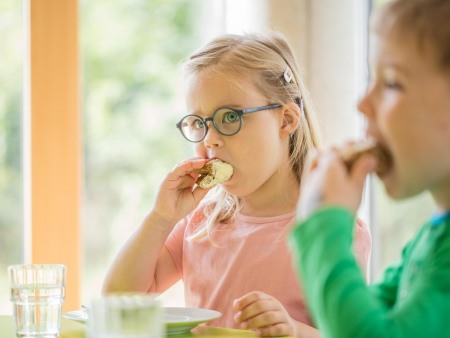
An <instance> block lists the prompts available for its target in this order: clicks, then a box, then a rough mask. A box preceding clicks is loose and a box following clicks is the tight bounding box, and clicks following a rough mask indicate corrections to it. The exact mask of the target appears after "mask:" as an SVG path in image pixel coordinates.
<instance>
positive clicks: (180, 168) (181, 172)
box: [167, 159, 208, 180]
mask: <svg viewBox="0 0 450 338" xmlns="http://www.w3.org/2000/svg"><path fill="white" fill-rule="evenodd" d="M206 162H208V159H189V160H186V161H185V162H182V163H179V164H177V165H176V166H175V167H174V168H173V169H172V171H171V172H170V173H169V174H168V177H167V178H168V179H169V180H177V179H178V178H180V177H183V176H186V175H190V174H192V173H196V170H198V169H200V168H203V166H204V165H205V163H206ZM196 174H198V173H196Z"/></svg>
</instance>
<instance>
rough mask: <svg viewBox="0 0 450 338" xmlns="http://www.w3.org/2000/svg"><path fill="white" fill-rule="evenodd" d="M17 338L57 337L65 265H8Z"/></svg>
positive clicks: (64, 283) (62, 299) (59, 326)
mask: <svg viewBox="0 0 450 338" xmlns="http://www.w3.org/2000/svg"><path fill="white" fill-rule="evenodd" d="M8 271H9V277H10V282H11V302H12V304H13V313H14V319H15V324H16V335H17V337H36V336H40V337H58V336H59V331H60V328H61V310H62V305H63V303H64V296H65V285H66V267H65V266H64V265H61V264H22V265H11V266H9V267H8Z"/></svg>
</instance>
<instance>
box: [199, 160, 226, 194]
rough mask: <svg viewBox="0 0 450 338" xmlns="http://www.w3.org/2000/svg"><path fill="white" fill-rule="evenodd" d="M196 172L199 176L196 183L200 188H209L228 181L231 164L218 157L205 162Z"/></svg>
mask: <svg viewBox="0 0 450 338" xmlns="http://www.w3.org/2000/svg"><path fill="white" fill-rule="evenodd" d="M198 172H199V174H200V176H199V178H198V179H197V182H196V183H197V184H198V185H199V186H200V187H202V188H205V189H209V188H212V187H214V186H215V185H217V184H220V183H223V182H226V181H228V180H229V179H230V178H231V175H233V166H232V165H231V164H229V163H226V162H223V161H221V160H219V159H214V160H211V161H209V162H207V163H206V164H205V166H204V167H203V168H200V169H199V170H198Z"/></svg>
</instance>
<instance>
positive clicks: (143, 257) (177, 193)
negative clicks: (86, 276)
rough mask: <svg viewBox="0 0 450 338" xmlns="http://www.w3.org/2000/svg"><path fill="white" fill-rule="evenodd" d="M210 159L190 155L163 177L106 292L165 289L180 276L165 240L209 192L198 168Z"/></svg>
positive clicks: (106, 284)
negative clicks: (201, 182)
mask: <svg viewBox="0 0 450 338" xmlns="http://www.w3.org/2000/svg"><path fill="white" fill-rule="evenodd" d="M206 162H207V160H205V159H190V160H187V161H185V162H183V163H181V164H178V165H177V166H176V167H175V168H174V169H173V170H172V171H171V172H170V173H169V174H168V175H167V176H166V178H165V179H164V180H163V182H162V184H161V186H160V188H159V191H158V194H157V196H156V202H155V205H154V207H153V209H152V211H151V212H150V213H149V214H148V216H147V217H146V218H145V220H144V222H143V223H142V225H140V226H139V227H138V229H137V230H136V231H135V232H134V233H133V234H132V236H131V237H130V238H129V239H128V241H127V242H126V243H125V245H124V246H123V248H122V249H121V251H120V252H119V254H118V255H117V257H116V259H115V261H114V262H113V264H112V266H111V268H110V270H109V272H108V274H107V277H106V279H105V282H104V285H103V292H104V293H109V292H127V291H128V292H130V291H137V292H148V291H151V292H162V291H164V290H166V289H167V288H168V287H170V286H171V285H172V284H174V283H175V282H176V281H177V280H178V279H179V278H180V276H179V273H178V270H177V267H176V265H175V262H174V260H173V258H172V257H171V255H170V254H169V251H168V250H167V249H166V248H165V246H164V243H165V241H166V239H167V237H168V235H169V234H170V232H171V231H172V229H173V228H174V226H175V224H176V223H177V222H179V221H180V220H181V219H183V218H184V217H185V216H186V215H188V214H189V213H190V212H192V211H193V210H194V209H195V208H196V207H197V206H198V204H199V203H200V201H201V200H202V199H203V197H204V196H205V195H206V193H207V192H208V190H207V189H202V188H200V187H197V186H196V187H195V189H194V186H195V181H196V180H197V178H198V176H199V174H198V172H197V170H198V169H199V168H202V167H203V166H204V164H205V163H206Z"/></svg>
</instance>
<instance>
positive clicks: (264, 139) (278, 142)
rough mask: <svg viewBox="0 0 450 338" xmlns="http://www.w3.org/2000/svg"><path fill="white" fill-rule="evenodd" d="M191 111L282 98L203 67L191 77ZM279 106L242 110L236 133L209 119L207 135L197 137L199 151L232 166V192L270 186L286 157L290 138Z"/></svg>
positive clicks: (229, 187)
mask: <svg viewBox="0 0 450 338" xmlns="http://www.w3.org/2000/svg"><path fill="white" fill-rule="evenodd" d="M186 94H187V95H186V106H187V110H188V111H187V113H188V114H196V115H199V116H201V117H203V118H206V117H210V116H212V114H213V112H214V111H215V110H216V109H218V108H224V107H227V108H236V109H246V108H253V107H259V106H265V105H268V104H273V103H278V102H268V101H267V100H266V99H265V98H264V97H263V95H262V94H261V93H260V92H259V91H258V90H257V88H256V87H255V86H254V85H253V83H252V82H251V81H250V80H246V79H245V78H244V79H240V80H239V81H236V80H234V79H232V78H229V77H227V76H226V75H221V74H218V73H216V72H214V73H212V72H209V71H203V72H201V73H200V74H198V75H196V76H192V77H191V78H189V79H188V82H187V93H186ZM281 111H282V109H281V108H276V109H271V110H263V111H259V112H254V113H250V114H244V115H243V116H242V127H241V129H240V131H239V132H238V133H237V134H236V135H233V136H224V135H221V134H220V133H219V132H217V130H216V129H215V128H214V126H213V125H212V123H211V122H208V133H207V135H206V137H205V139H204V140H203V141H201V142H199V143H195V144H194V146H195V152H196V155H198V156H199V157H202V158H219V159H221V160H223V161H225V162H228V163H230V164H231V165H232V166H233V167H234V173H233V176H232V178H231V180H230V181H228V182H225V183H224V184H223V187H224V189H225V190H226V191H227V192H228V193H230V194H233V195H236V196H239V197H247V196H250V195H251V194H253V193H255V192H256V191H261V187H262V186H268V187H270V186H271V185H270V182H271V181H273V179H274V176H277V173H278V174H279V168H280V167H282V166H283V165H284V166H287V163H288V139H289V135H285V134H284V132H283V131H281V130H280V129H281V125H282V121H283V119H282V116H281Z"/></svg>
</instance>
